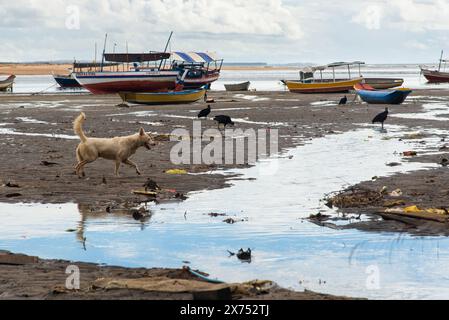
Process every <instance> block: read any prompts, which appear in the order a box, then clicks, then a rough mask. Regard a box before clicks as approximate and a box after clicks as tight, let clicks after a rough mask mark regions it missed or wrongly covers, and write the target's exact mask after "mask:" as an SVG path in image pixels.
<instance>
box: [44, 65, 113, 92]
mask: <svg viewBox="0 0 449 320" xmlns="http://www.w3.org/2000/svg"><path fill="white" fill-rule="evenodd" d="M117 65H118V64H117V63H108V64H103V67H104V68H107V67H113V66H117ZM101 66H102V64H101V63H95V62H92V63H80V62H76V61H75V62H74V63H73V67H72V68H71V69H69V71H70V74H68V75H61V74H54V75H53V78H54V79H55V81H56V82H57V83H58V85H59V86H60V87H61V88H62V89H68V88H82V87H83V86H82V85H81V84H80V83H79V82H78V81H77V80H76V79H75V77H74V76H73V73H75V72H83V71H84V72H92V71H94V70H97V69H99V68H100V67H101Z"/></svg>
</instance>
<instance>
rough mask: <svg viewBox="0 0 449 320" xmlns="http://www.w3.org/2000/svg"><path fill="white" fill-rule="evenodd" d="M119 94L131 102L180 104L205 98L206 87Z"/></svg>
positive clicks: (124, 99)
mask: <svg viewBox="0 0 449 320" xmlns="http://www.w3.org/2000/svg"><path fill="white" fill-rule="evenodd" d="M119 95H120V97H121V98H122V100H123V101H125V102H130V103H138V104H152V105H160V104H180V103H192V102H196V101H199V100H201V99H204V97H205V95H206V89H198V90H183V91H170V92H154V93H139V92H120V93H119Z"/></svg>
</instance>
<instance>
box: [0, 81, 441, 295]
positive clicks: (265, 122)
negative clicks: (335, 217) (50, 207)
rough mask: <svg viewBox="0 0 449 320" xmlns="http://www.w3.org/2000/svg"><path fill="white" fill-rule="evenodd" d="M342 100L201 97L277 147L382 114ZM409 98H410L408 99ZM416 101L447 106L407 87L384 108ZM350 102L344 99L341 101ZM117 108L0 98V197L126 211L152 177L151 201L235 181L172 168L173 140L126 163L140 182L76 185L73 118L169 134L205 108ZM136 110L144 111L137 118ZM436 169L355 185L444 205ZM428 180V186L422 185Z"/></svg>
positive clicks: (97, 99)
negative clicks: (275, 133) (273, 136)
mask: <svg viewBox="0 0 449 320" xmlns="http://www.w3.org/2000/svg"><path fill="white" fill-rule="evenodd" d="M341 96H342V95H297V94H291V93H288V92H251V93H245V94H244V95H236V94H233V93H225V92H211V93H210V95H209V97H210V98H213V99H214V100H215V103H213V104H212V109H213V114H215V115H216V114H228V115H230V116H231V117H233V119H235V120H236V127H238V128H242V129H247V128H254V129H259V128H263V129H270V128H277V129H279V136H280V139H279V147H280V149H281V151H282V150H286V149H287V148H291V147H296V146H300V145H303V144H304V143H307V142H308V141H310V140H311V139H314V138H317V137H322V136H325V135H330V134H338V133H340V132H345V131H349V130H355V129H357V128H360V127H364V126H366V125H367V124H368V123H369V122H370V120H371V119H372V118H373V116H374V115H376V114H377V113H379V112H381V111H383V109H384V108H385V106H383V105H377V106H373V105H372V106H367V105H364V104H360V103H351V104H349V105H346V106H337V105H336V103H337V102H338V100H339V99H340V98H341ZM414 96H415V97H419V98H413V97H414ZM423 96H432V97H440V98H441V99H448V100H449V92H447V91H443V90H416V91H415V92H414V94H413V95H412V96H411V99H410V100H409V103H408V104H404V105H401V106H394V107H391V109H390V110H391V112H392V113H404V114H407V113H410V114H413V113H417V112H422V104H423V100H425V99H424V98H422V97H423ZM351 98H352V95H351V96H350V100H351ZM120 103H121V101H120V99H119V98H118V97H116V96H92V95H87V94H86V95H84V94H76V95H36V96H29V95H4V96H0V133H3V134H2V140H1V142H0V146H1V147H0V148H1V150H2V152H1V154H0V172H1V174H0V180H1V182H0V184H2V186H1V187H0V201H2V202H8V203H19V202H20V203H22V202H28V203H32V202H40V203H67V202H76V203H78V204H79V206H80V207H83V208H86V210H87V211H90V212H92V213H105V212H106V211H107V210H108V208H109V209H110V208H111V207H112V208H114V207H119V208H133V207H137V206H139V205H140V204H141V203H142V202H145V201H148V200H151V199H148V198H147V197H144V196H136V195H135V194H133V193H132V190H135V189H139V188H142V186H143V184H144V183H145V181H146V180H147V179H148V178H151V179H153V180H155V181H156V182H157V183H158V184H159V186H161V188H162V189H164V190H166V191H165V192H162V193H161V194H159V195H158V198H157V199H156V201H168V200H172V201H180V200H182V199H183V198H184V196H188V193H189V192H192V191H201V190H206V189H217V188H223V187H226V186H229V180H230V179H231V178H233V179H235V177H233V176H228V175H223V174H222V172H221V169H226V168H232V167H236V166H229V165H228V166H204V165H196V166H195V165H192V166H187V165H184V166H174V165H173V164H171V163H170V161H169V152H170V149H171V147H172V146H173V145H174V142H168V141H160V142H159V143H158V144H157V145H156V146H155V147H153V148H152V150H150V151H146V150H144V149H140V150H139V151H138V152H137V154H136V155H135V156H134V157H133V160H134V161H135V162H136V163H137V164H138V165H139V167H140V169H141V170H142V172H143V175H142V176H138V175H136V173H135V171H134V170H133V169H132V168H129V167H125V166H123V167H122V168H121V177H115V176H114V174H113V167H114V164H113V163H112V162H111V161H107V160H101V159H100V160H98V161H96V162H95V163H93V164H89V165H88V166H87V167H86V173H87V177H86V178H83V179H79V178H78V177H76V175H75V174H74V169H73V168H74V165H75V163H76V159H75V148H76V146H77V144H78V143H79V141H78V139H77V138H76V137H74V133H73V130H72V121H73V119H74V118H75V117H76V116H77V115H78V114H79V112H80V111H83V112H85V113H86V115H87V120H86V123H85V126H84V128H85V131H86V133H87V135H88V136H90V137H113V136H123V135H128V134H133V133H136V132H137V131H138V130H139V128H140V127H141V126H142V127H144V128H145V129H146V130H147V131H149V132H152V133H153V134H154V135H164V134H165V135H166V134H170V132H171V131H172V130H173V129H175V128H186V129H190V128H191V127H192V119H193V118H194V117H195V116H196V112H197V111H199V110H201V109H202V108H204V107H205V104H204V103H197V104H192V105H178V106H134V105H133V106H131V108H121V107H118V106H117V105H118V104H120ZM217 109H218V110H217ZM139 112H150V114H148V113H147V114H144V116H138V115H139ZM140 114H141V113H140ZM202 124H203V130H204V129H207V128H216V124H215V123H214V122H213V121H212V120H210V119H209V120H203V122H202ZM388 124H392V125H401V126H404V127H406V128H407V129H409V130H421V129H423V128H425V129H440V130H446V129H447V124H446V122H445V121H434V120H420V119H403V118H396V117H390V118H389V120H388ZM10 129H12V130H14V132H11V130H10ZM24 133H26V135H25V134H24ZM355 147H356V146H355ZM323 152H325V150H323ZM411 161H425V162H435V161H437V158H432V157H429V156H426V157H416V158H413V159H411ZM175 168H176V169H178V168H179V169H185V170H187V171H188V172H190V173H202V174H187V175H170V174H167V173H165V172H166V170H169V169H175ZM323 170H332V155H329V162H328V163H323ZM348 170H350V169H349V168H348ZM444 170H446V168H443V169H431V170H426V171H420V172H413V173H409V174H398V175H395V176H393V177H388V178H382V177H380V178H379V179H377V180H375V181H372V182H366V183H363V185H364V186H366V187H369V188H373V189H376V190H377V189H378V188H379V187H382V186H384V185H386V186H388V188H389V190H394V189H396V188H401V190H403V192H404V195H405V196H406V197H408V198H409V200H408V201H409V202H408V203H410V204H411V203H413V204H417V203H422V204H423V205H426V206H429V207H435V206H440V205H444V199H445V197H447V194H448V193H447V192H448V191H447V188H446V187H445V181H447V177H446V176H447V175H448V174H447V171H444ZM435 177H436V178H435ZM427 180H433V182H429V183H426V181H427ZM416 181H419V182H420V183H416ZM335 191H338V190H335ZM378 209H379V208H378V207H366V208H362V209H361V208H356V209H351V208H346V209H344V210H345V211H347V212H355V211H356V212H357V213H367V214H373V213H375V212H377V211H378ZM345 211H343V212H345ZM125 214H126V213H125ZM128 214H132V213H131V212H128ZM426 225H427V224H426ZM347 227H355V228H360V229H364V230H367V231H369V230H376V231H393V230H394V231H401V232H402V231H410V229H411V227H410V225H409V224H406V223H404V222H384V221H382V220H379V219H378V217H376V219H373V220H372V221H369V222H363V223H359V224H357V223H355V224H350V225H348V226H347ZM413 228H416V226H414V227H413ZM413 228H412V229H413ZM427 229H428V228H427ZM431 229H432V228H431ZM432 230H434V231H435V230H436V229H432ZM56 266H57V264H56V265H51V264H50V269H53V268H56ZM3 268H4V266H0V269H3ZM0 283H1V282H0ZM30 290H31V289H30ZM36 290H37V289H36ZM86 297H87V296H86ZM83 298H84V297H83Z"/></svg>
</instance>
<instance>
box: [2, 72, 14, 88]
mask: <svg viewBox="0 0 449 320" xmlns="http://www.w3.org/2000/svg"><path fill="white" fill-rule="evenodd" d="M15 79H16V76H15V75H10V76H9V77H8V78H6V79H5V80H1V81H0V91H8V90H11V91H12V87H13V85H14V80H15Z"/></svg>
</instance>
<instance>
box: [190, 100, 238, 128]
mask: <svg viewBox="0 0 449 320" xmlns="http://www.w3.org/2000/svg"><path fill="white" fill-rule="evenodd" d="M211 112H212V109H211V107H210V105H208V106H207V108H206V109H203V110H201V111H200V113H198V119H201V118H205V119H207V117H208V116H209V115H210V113H211ZM214 121H216V122H217V123H218V128H220V125H223V127H224V128H226V126H228V125H231V126H234V121H232V119H231V117H230V116H226V115H218V116H215V117H214Z"/></svg>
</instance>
